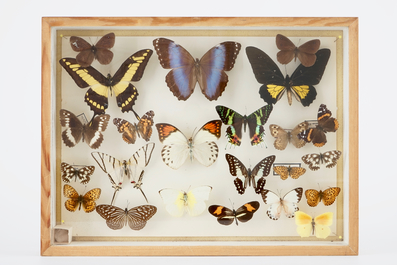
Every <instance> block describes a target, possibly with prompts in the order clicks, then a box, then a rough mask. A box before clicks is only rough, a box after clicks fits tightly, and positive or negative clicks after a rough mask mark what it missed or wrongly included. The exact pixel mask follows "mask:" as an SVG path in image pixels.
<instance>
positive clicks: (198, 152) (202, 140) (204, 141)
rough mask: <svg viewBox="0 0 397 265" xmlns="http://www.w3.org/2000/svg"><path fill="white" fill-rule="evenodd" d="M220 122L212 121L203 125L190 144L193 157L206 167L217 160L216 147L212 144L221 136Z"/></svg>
mask: <svg viewBox="0 0 397 265" xmlns="http://www.w3.org/2000/svg"><path fill="white" fill-rule="evenodd" d="M221 126H222V122H221V121H220V120H212V121H209V122H207V123H206V124H204V125H203V126H202V127H201V128H200V130H198V132H197V133H196V134H195V135H194V137H193V142H192V145H193V146H192V147H191V148H192V151H191V152H192V153H193V157H194V158H196V159H197V161H199V162H200V163H201V164H203V165H204V166H206V167H208V166H210V165H212V164H213V163H214V162H215V161H216V159H217V158H218V146H217V144H216V143H215V142H214V141H216V140H218V139H219V137H220V136H221Z"/></svg>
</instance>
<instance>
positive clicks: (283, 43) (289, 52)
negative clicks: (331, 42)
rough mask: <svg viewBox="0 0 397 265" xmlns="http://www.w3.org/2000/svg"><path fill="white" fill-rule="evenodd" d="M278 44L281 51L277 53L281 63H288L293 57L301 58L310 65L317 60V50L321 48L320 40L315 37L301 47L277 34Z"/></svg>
mask: <svg viewBox="0 0 397 265" xmlns="http://www.w3.org/2000/svg"><path fill="white" fill-rule="evenodd" d="M276 45H277V48H279V49H280V51H279V52H278V53H277V61H278V62H279V63H281V64H288V63H289V62H291V61H292V59H295V61H296V58H298V59H299V61H300V62H301V64H302V65H303V66H305V67H310V66H312V65H313V64H314V63H315V62H316V58H317V57H316V52H317V51H318V49H319V48H320V40H319V39H314V40H311V41H308V42H305V43H304V44H302V45H301V46H299V47H296V46H295V44H294V43H293V42H292V41H291V40H290V39H288V38H287V37H285V36H283V35H281V34H277V36H276Z"/></svg>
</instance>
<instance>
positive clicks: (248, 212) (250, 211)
mask: <svg viewBox="0 0 397 265" xmlns="http://www.w3.org/2000/svg"><path fill="white" fill-rule="evenodd" d="M259 206H260V204H259V202H258V201H252V202H247V203H246V204H244V205H243V206H241V207H240V208H238V209H237V210H236V218H237V220H239V221H240V222H243V223H245V222H248V221H249V220H251V219H252V217H253V216H254V213H255V212H256V211H257V210H258V209H259Z"/></svg>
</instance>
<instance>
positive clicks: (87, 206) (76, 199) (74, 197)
mask: <svg viewBox="0 0 397 265" xmlns="http://www.w3.org/2000/svg"><path fill="white" fill-rule="evenodd" d="M63 195H64V196H65V197H66V198H68V200H66V201H65V208H66V210H68V211H70V212H75V211H76V210H77V208H78V209H79V211H80V209H81V206H83V210H84V211H85V212H86V213H90V212H92V211H93V210H95V206H96V203H95V201H96V200H98V199H99V197H100V196H101V189H99V188H96V189H92V190H90V191H88V192H87V193H86V194H85V195H79V194H78V193H77V191H76V190H75V189H74V188H73V187H72V186H70V185H68V184H65V185H64V186H63Z"/></svg>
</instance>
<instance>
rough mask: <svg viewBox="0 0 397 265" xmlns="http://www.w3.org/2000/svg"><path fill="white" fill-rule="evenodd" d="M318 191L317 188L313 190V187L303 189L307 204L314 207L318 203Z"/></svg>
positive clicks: (319, 198)
mask: <svg viewBox="0 0 397 265" xmlns="http://www.w3.org/2000/svg"><path fill="white" fill-rule="evenodd" d="M320 192H321V191H320ZM320 192H318V191H317V190H313V189H308V190H306V191H305V196H306V200H307V204H308V205H309V206H310V207H316V206H317V205H318V203H319V202H320V200H321V197H320Z"/></svg>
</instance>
